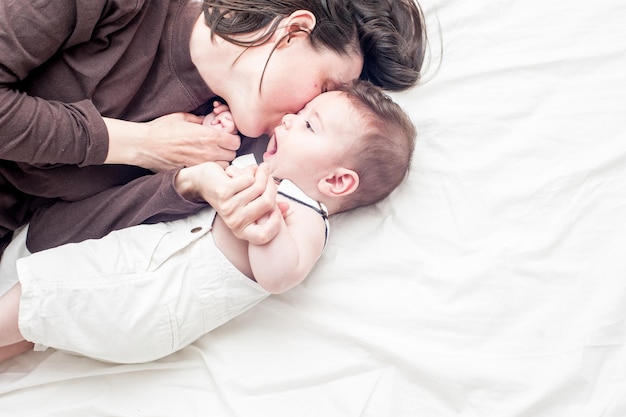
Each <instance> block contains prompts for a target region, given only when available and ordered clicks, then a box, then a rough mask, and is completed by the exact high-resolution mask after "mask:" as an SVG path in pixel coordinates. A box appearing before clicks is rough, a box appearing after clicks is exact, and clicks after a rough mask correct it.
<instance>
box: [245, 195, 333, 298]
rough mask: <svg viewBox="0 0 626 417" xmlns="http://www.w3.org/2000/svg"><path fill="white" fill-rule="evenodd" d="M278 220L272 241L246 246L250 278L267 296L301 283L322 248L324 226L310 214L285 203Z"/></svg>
mask: <svg viewBox="0 0 626 417" xmlns="http://www.w3.org/2000/svg"><path fill="white" fill-rule="evenodd" d="M281 199H284V197H281V196H277V201H278V202H279V203H280V202H281ZM285 201H288V200H285ZM280 218H281V220H282V221H281V222H280V228H279V231H278V234H276V236H275V237H274V238H273V239H272V240H270V241H269V242H268V243H267V244H265V245H254V244H252V243H250V244H249V245H248V256H249V259H250V267H251V269H252V273H253V275H254V278H255V279H256V281H257V282H258V283H259V284H260V285H261V287H263V288H264V289H265V290H266V291H268V292H270V293H282V292H285V291H287V290H289V289H291V288H293V287H295V286H296V285H298V284H299V283H300V282H302V281H303V280H304V278H306V276H307V275H308V274H309V272H310V271H311V269H312V268H313V266H314V265H315V263H316V262H317V260H318V258H319V256H320V254H321V253H322V250H323V248H324V240H325V227H326V226H325V224H324V220H323V218H322V217H321V216H320V215H319V214H318V213H316V212H315V211H314V210H312V209H310V208H309V207H306V206H304V205H302V204H298V203H294V202H289V208H288V209H287V211H286V212H285V213H282V216H280ZM262 221H263V220H261V221H260V222H262Z"/></svg>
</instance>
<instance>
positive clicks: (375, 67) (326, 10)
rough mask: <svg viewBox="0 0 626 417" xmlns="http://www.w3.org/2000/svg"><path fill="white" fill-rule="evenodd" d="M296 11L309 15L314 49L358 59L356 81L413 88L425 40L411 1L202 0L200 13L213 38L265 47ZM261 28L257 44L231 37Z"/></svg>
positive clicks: (394, 88)
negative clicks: (360, 66) (357, 54)
mask: <svg viewBox="0 0 626 417" xmlns="http://www.w3.org/2000/svg"><path fill="white" fill-rule="evenodd" d="M296 10H309V11H310V12H311V13H313V14H314V15H315V18H316V24H315V27H314V28H313V30H312V31H311V33H310V39H311V44H312V46H313V47H314V48H328V49H330V50H332V51H335V52H336V53H338V54H340V55H345V54H350V53H353V52H355V49H356V48H357V39H358V50H360V52H361V54H362V55H363V57H364V65H363V71H362V73H361V78H362V79H366V80H369V81H371V82H372V83H373V84H375V85H378V86H380V87H382V88H384V89H386V90H391V91H401V90H405V89H407V88H410V87H412V86H414V85H415V84H417V82H418V81H419V80H420V72H421V69H422V64H423V62H424V56H425V51H426V44H427V36H426V26H425V24H424V16H423V13H422V11H421V8H420V7H419V5H418V4H417V3H416V2H415V0H204V14H205V20H206V23H207V25H208V26H209V27H210V28H211V31H212V33H213V34H215V35H218V36H220V37H222V38H224V39H226V40H227V41H229V42H232V43H235V44H238V45H242V46H247V47H251V46H255V45H259V44H262V43H263V42H266V41H267V40H268V39H269V38H270V37H271V36H272V34H273V33H274V31H275V30H276V28H277V27H278V25H279V23H280V21H281V20H282V19H283V18H285V17H287V16H289V15H290V14H291V13H293V12H295V11H296ZM263 28H265V29H266V30H264V31H263V32H261V34H260V35H259V37H258V38H257V39H253V40H251V41H246V42H242V41H240V40H238V36H237V35H241V34H247V33H251V32H255V31H259V30H260V29H263Z"/></svg>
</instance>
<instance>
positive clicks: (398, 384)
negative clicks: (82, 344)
mask: <svg viewBox="0 0 626 417" xmlns="http://www.w3.org/2000/svg"><path fill="white" fill-rule="evenodd" d="M422 4H423V6H424V9H425V10H426V12H427V14H428V22H429V25H430V29H431V41H432V43H433V45H434V51H433V58H434V59H433V61H434V63H433V64H432V65H431V68H435V67H436V66H437V59H438V52H437V45H438V43H439V42H440V41H441V44H442V46H443V51H444V52H443V60H442V62H441V66H440V68H439V70H438V71H437V72H436V73H434V74H433V72H434V71H431V73H430V75H429V76H430V78H431V79H430V80H429V81H428V82H427V83H425V84H424V85H423V86H421V87H419V88H417V89H415V90H413V91H411V92H408V93H404V94H398V95H394V97H395V98H397V99H398V101H400V102H401V103H402V104H403V105H404V106H405V108H406V109H407V110H408V111H409V112H410V113H411V116H412V118H413V120H414V121H415V123H416V124H417V125H418V127H419V132H420V137H419V142H418V145H417V149H416V154H415V160H414V165H413V170H412V173H411V175H410V178H409V179H408V181H407V182H406V183H405V184H403V185H402V187H401V188H400V189H399V190H398V191H397V192H396V193H394V194H393V195H392V196H391V197H390V198H389V199H388V200H386V201H384V202H382V203H380V204H378V205H376V206H373V207H370V208H367V209H363V210H360V211H358V212H353V213H350V214H346V215H342V216H340V217H337V218H335V219H334V220H333V222H332V237H331V240H330V243H329V246H328V248H327V250H326V253H325V255H324V258H323V260H322V261H321V262H320V263H319V265H318V266H317V267H316V269H315V271H314V273H313V274H312V275H311V276H310V277H309V278H308V279H307V280H306V282H305V283H304V284H302V285H301V286H300V287H298V288H296V289H294V290H293V291H291V292H289V293H287V294H284V295H281V296H275V297H271V298H269V299H267V300H265V301H264V302H262V303H261V304H260V305H259V306H258V307H256V308H255V309H253V310H251V311H249V312H248V313H246V314H244V315H243V316H240V317H239V318H237V319H235V320H233V321H232V322H230V323H228V324H227V325H225V326H223V327H221V328H219V329H217V330H216V331H214V332H212V333H210V334H208V335H207V336H205V337H204V338H202V339H201V340H200V341H198V342H197V343H195V344H193V345H191V346H190V347H188V348H186V349H184V350H183V351H181V352H179V353H176V354H174V355H172V356H170V357H167V358H165V359H163V360H160V361H157V362H154V363H148V364H140V365H111V364H105V363H100V362H97V361H93V360H89V359H85V358H80V357H75V356H71V355H66V354H63V353H60V352H55V351H48V352H43V353H35V352H33V353H29V354H26V355H23V356H21V357H19V358H15V359H12V360H10V361H8V362H6V363H3V364H0V415H1V416H12V417H18V416H42V415H46V416H63V417H68V416H105V415H106V416H220V417H222V416H233V417H240V416H242V417H243V416H245V417H247V416H257V417H258V416H273V417H274V416H342V417H344V416H376V417H380V416H392V417H395V416H431V417H432V416H434V417H437V416H464V417H465V416H480V417H488V416H493V417H505V416H532V417H539V416H546V417H555V416H568V417H571V416H581V417H582V416H584V417H596V416H597V417H599V416H603V417H624V416H626V346H625V343H626V256H625V251H626V29H625V28H626V24H625V23H626V3H624V2H623V1H622V0H599V1H597V2H587V1H585V2H583V1H582V0H551V1H543V0H526V1H512V0H500V1H493V0H474V1H471V2H470V1H462V0H427V1H426V0H425V1H423V2H422ZM437 25H440V27H441V36H439V34H438V33H437Z"/></svg>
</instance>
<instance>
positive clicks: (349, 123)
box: [263, 91, 365, 191]
mask: <svg viewBox="0 0 626 417" xmlns="http://www.w3.org/2000/svg"><path fill="white" fill-rule="evenodd" d="M364 125H365V123H364V121H363V118H362V117H361V115H360V114H359V113H358V111H357V110H356V108H355V107H354V106H353V104H352V102H351V100H350V99H349V98H348V96H347V95H346V94H345V93H342V92H339V91H331V92H327V93H324V94H321V95H319V96H318V97H316V98H314V99H313V100H312V101H311V102H310V103H309V104H307V105H306V106H305V107H304V109H302V111H300V112H299V113H298V114H288V115H285V116H284V117H283V120H282V123H281V124H280V125H279V126H278V127H277V128H276V129H275V130H274V134H273V135H272V136H271V138H270V141H269V143H268V146H267V151H266V152H265V154H263V160H264V161H265V162H267V163H268V165H269V168H270V172H271V173H272V175H273V176H275V177H277V178H288V179H290V180H292V181H293V182H295V183H296V184H297V185H298V186H300V187H301V188H305V187H304V185H303V184H307V183H308V184H317V182H318V181H319V180H320V179H321V178H324V177H325V176H326V175H328V174H329V173H332V171H333V169H334V168H335V167H336V166H338V165H341V164H342V163H345V160H346V158H350V157H352V156H351V155H349V154H348V153H349V149H350V148H351V144H352V143H353V141H354V140H355V138H358V137H360V136H361V135H362V134H363V133H364ZM305 191H306V190H305Z"/></svg>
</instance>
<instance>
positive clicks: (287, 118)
mask: <svg viewBox="0 0 626 417" xmlns="http://www.w3.org/2000/svg"><path fill="white" fill-rule="evenodd" d="M292 121H293V114H291V113H287V114H286V115H284V116H283V119H282V120H281V122H280V124H281V125H283V128H285V129H290V128H291V124H292Z"/></svg>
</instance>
